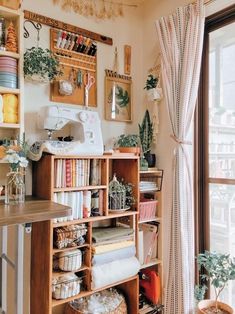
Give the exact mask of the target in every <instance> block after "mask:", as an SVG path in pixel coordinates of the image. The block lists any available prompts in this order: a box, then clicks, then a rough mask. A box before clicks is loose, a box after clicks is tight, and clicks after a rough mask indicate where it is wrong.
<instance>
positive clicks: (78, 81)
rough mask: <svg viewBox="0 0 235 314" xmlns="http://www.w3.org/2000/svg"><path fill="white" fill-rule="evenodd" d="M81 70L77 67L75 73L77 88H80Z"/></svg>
mask: <svg viewBox="0 0 235 314" xmlns="http://www.w3.org/2000/svg"><path fill="white" fill-rule="evenodd" d="M82 78H83V76H82V71H81V70H80V69H78V73H77V86H78V88H81V87H82V81H83V80H82Z"/></svg>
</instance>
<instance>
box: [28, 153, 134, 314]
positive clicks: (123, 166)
mask: <svg viewBox="0 0 235 314" xmlns="http://www.w3.org/2000/svg"><path fill="white" fill-rule="evenodd" d="M57 159H82V160H95V159H99V160H100V161H101V163H100V164H101V177H102V178H101V185H97V186H93V185H92V186H90V185H87V186H84V187H72V188H55V187H54V175H55V161H56V160H57ZM114 173H116V174H117V175H118V177H122V178H124V179H125V181H126V182H129V183H132V184H133V196H134V198H135V199H136V203H135V204H134V205H133V206H132V207H131V208H130V210H128V211H125V212H122V213H115V214H109V212H108V185H109V182H110V180H111V179H112V177H113V174H114ZM33 186H34V191H33V194H34V195H35V196H37V197H42V198H45V199H49V200H52V199H53V197H54V193H58V192H62V191H63V192H70V191H81V190H82V191H86V190H93V189H96V190H99V189H100V190H103V191H104V200H103V211H102V212H103V216H97V217H88V218H83V219H77V220H72V221H62V222H56V223H54V222H53V221H49V222H45V223H40V224H34V228H33V230H32V249H31V254H32V263H31V313H34V314H39V313H40V314H41V313H43V314H52V313H56V314H58V313H63V311H64V307H65V305H66V303H68V302H69V301H72V300H74V299H77V298H81V297H85V296H89V295H91V294H93V293H95V292H98V291H101V290H104V289H106V288H110V287H117V288H119V289H120V290H121V291H123V293H124V295H125V297H126V300H127V305H128V313H129V314H136V313H138V307H139V300H138V298H139V279H138V275H136V276H133V277H130V278H127V279H125V280H122V281H119V282H115V283H113V284H110V285H108V286H105V287H102V288H100V289H96V290H92V288H91V267H92V265H91V256H92V255H91V251H92V228H93V227H94V226H96V225H97V223H100V222H102V221H104V222H106V223H109V224H110V225H115V224H116V223H117V222H118V221H119V220H120V221H121V219H127V220H128V223H129V224H130V226H131V227H132V228H133V229H134V230H135V235H134V239H135V243H137V225H138V222H137V215H138V206H139V189H138V186H139V158H138V157H137V156H134V155H133V157H132V156H128V157H122V156H120V157H116V156H115V157H113V156H92V157H91V156H90V157H88V156H79V157H78V156H76V157H75V156H67V157H64V156H52V155H45V156H44V157H42V159H41V160H40V161H39V162H35V163H34V164H33ZM79 224H86V227H87V229H88V233H87V235H86V239H85V243H84V244H83V245H80V246H79V245H78V246H75V248H80V249H81V250H84V259H83V265H82V267H81V268H80V269H79V270H77V271H74V272H69V273H78V274H80V273H81V274H82V276H83V278H84V287H83V290H82V291H81V292H80V293H79V294H78V295H76V296H73V297H70V298H67V299H64V300H54V299H52V278H55V277H58V276H60V275H62V274H65V272H57V271H56V272H55V271H53V255H54V254H57V253H60V252H65V251H69V250H72V249H74V247H73V248H65V249H57V248H55V247H53V231H54V229H55V228H57V227H63V226H69V225H79ZM42 273H43V276H42ZM67 273H68V272H66V274H67Z"/></svg>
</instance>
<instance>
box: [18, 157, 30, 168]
mask: <svg viewBox="0 0 235 314" xmlns="http://www.w3.org/2000/svg"><path fill="white" fill-rule="evenodd" d="M19 161H20V167H23V168H26V167H27V166H28V163H29V162H28V160H27V159H26V158H25V157H20V158H19Z"/></svg>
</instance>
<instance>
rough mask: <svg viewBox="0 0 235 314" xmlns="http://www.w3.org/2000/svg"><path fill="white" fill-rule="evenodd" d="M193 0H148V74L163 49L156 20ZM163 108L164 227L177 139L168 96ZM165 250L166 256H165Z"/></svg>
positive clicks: (220, 2) (214, 6)
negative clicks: (174, 140) (175, 139)
mask: <svg viewBox="0 0 235 314" xmlns="http://www.w3.org/2000/svg"><path fill="white" fill-rule="evenodd" d="M190 2H192V1H189V0H167V1H166V0H159V1H156V0H147V1H146V3H145V5H144V11H143V14H144V23H143V33H144V39H143V46H144V52H143V57H144V70H143V73H144V76H146V75H147V71H148V69H149V68H151V67H152V66H153V64H154V62H155V60H156V56H157V54H158V52H159V51H160V48H159V44H158V39H157V32H156V29H155V21H156V20H157V19H158V18H160V17H161V16H168V15H170V14H171V13H173V12H174V10H175V8H176V7H179V6H182V5H186V4H188V3H190ZM234 3H235V0H216V1H215V2H213V3H211V4H210V5H208V6H207V7H206V15H207V16H208V15H211V14H213V13H215V12H217V11H219V10H222V9H223V8H225V7H227V6H229V5H231V4H234ZM154 106H156V105H153V104H152V105H150V104H148V107H149V109H150V110H152V111H154V110H155V108H154ZM158 106H159V109H160V110H159V111H160V130H159V135H158V143H157V146H156V150H155V151H156V154H157V156H158V167H159V168H161V169H164V180H163V216H164V218H165V219H164V227H165V228H166V227H167V223H168V222H167V221H166V214H167V212H168V211H169V209H170V206H171V192H172V189H171V182H172V157H171V156H172V155H173V150H174V147H175V146H174V142H173V141H172V140H171V138H170V134H171V127H170V120H169V117H168V112H167V108H166V105H165V103H164V99H163V100H162V101H161V103H160V104H159V105H158ZM164 230H165V231H164V232H163V237H164V243H165V245H163V248H164V247H166V244H167V234H168V233H167V230H166V229H164ZM165 253H166V252H164V256H165Z"/></svg>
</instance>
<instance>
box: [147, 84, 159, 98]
mask: <svg viewBox="0 0 235 314" xmlns="http://www.w3.org/2000/svg"><path fill="white" fill-rule="evenodd" d="M147 98H148V101H154V100H158V101H159V100H161V99H162V89H161V88H159V87H156V88H152V89H149V90H147Z"/></svg>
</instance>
